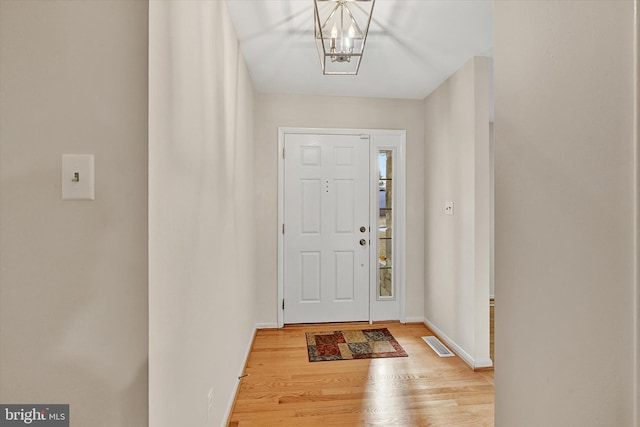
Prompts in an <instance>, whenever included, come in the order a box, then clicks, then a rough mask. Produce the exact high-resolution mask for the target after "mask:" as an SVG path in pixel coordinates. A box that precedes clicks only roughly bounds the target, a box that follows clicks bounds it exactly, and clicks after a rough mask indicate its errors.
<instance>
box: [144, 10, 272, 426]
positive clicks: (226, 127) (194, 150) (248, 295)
mask: <svg viewBox="0 0 640 427" xmlns="http://www.w3.org/2000/svg"><path fill="white" fill-rule="evenodd" d="M149 9H150V10H149V26H150V40H149V43H150V48H149V58H150V59H149V71H150V72H149V83H150V86H149V87H150V89H149V92H150V93H149V144H150V145H149V307H150V309H149V310H150V313H149V322H150V324H149V412H150V415H149V420H150V425H152V426H153V427H163V426H166V427H175V426H204V425H215V426H219V425H221V424H222V423H223V422H224V419H225V415H226V414H227V413H228V411H229V410H230V405H231V403H232V400H233V398H234V394H233V392H234V389H235V387H236V385H237V384H238V379H237V376H238V375H239V374H240V372H241V370H242V368H243V363H244V357H245V353H246V351H247V350H248V345H249V344H250V342H251V337H252V333H253V330H254V325H255V319H256V316H255V314H254V309H255V304H256V301H258V298H257V296H256V287H255V283H256V281H255V279H256V275H255V272H256V270H255V265H256V257H255V247H256V244H255V241H256V239H257V237H256V233H255V231H256V230H255V226H254V208H256V207H259V205H258V204H256V203H255V202H254V199H255V191H254V184H253V182H254V172H253V170H254V152H253V125H254V122H253V108H254V99H253V88H252V84H251V80H250V78H249V75H248V72H247V69H246V67H245V64H244V60H243V59H242V57H241V55H240V53H239V51H238V43H237V39H236V36H235V32H234V30H233V27H232V25H231V22H230V19H229V16H228V12H227V6H226V2H221V1H220V2H219V1H213V2H202V1H180V2H177V1H176V2H150V4H149ZM274 241H275V239H274ZM210 389H212V390H213V407H212V410H211V414H210V416H208V414H207V411H208V393H209V390H210Z"/></svg>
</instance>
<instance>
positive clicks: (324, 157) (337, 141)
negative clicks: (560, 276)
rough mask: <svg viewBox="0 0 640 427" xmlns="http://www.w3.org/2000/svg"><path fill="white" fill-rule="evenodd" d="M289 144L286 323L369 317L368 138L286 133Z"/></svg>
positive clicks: (286, 217) (286, 188)
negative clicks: (363, 230) (361, 228)
mask: <svg viewBox="0 0 640 427" xmlns="http://www.w3.org/2000/svg"><path fill="white" fill-rule="evenodd" d="M284 147H285V152H286V157H285V168H284V182H285V186H284V187H285V191H284V224H285V234H284V297H285V302H286V308H285V311H284V321H285V323H312V322H338V321H357V320H368V319H369V297H370V292H369V218H370V215H369V143H368V140H362V139H360V137H359V135H311V134H286V135H285V140H284ZM360 227H365V230H366V231H365V232H361V231H360ZM361 239H363V242H364V244H363V245H361V244H360V241H361Z"/></svg>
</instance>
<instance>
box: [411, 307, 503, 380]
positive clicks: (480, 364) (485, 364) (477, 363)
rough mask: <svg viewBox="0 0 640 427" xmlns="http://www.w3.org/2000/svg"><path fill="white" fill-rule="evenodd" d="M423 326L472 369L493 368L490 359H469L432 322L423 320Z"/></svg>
mask: <svg viewBox="0 0 640 427" xmlns="http://www.w3.org/2000/svg"><path fill="white" fill-rule="evenodd" d="M424 324H425V325H426V326H427V328H429V329H431V330H432V331H433V333H434V334H436V335H437V336H438V338H440V340H441V341H444V342H445V344H447V345H448V346H449V347H450V348H451V350H453V352H454V353H456V354H457V355H458V357H460V359H462V360H464V361H465V363H466V364H467V365H469V366H470V367H471V368H472V369H481V368H490V367H492V366H493V362H492V361H491V359H489V358H487V359H484V358H483V359H478V360H476V359H474V358H473V357H471V355H470V354H469V353H467V352H466V351H465V350H464V349H463V348H462V347H460V346H459V345H458V344H457V343H456V342H455V341H454V340H452V339H451V338H449V337H448V336H447V334H445V333H444V332H442V331H441V330H440V328H438V327H437V326H436V325H434V324H433V322H431V321H429V319H424Z"/></svg>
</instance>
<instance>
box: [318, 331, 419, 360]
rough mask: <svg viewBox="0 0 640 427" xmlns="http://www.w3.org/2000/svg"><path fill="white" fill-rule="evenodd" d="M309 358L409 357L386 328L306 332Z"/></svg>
mask: <svg viewBox="0 0 640 427" xmlns="http://www.w3.org/2000/svg"><path fill="white" fill-rule="evenodd" d="M307 351H308V352H309V362H322V361H325V360H352V359H375V358H382V357H407V356H408V355H407V353H406V352H405V351H404V349H403V348H402V346H400V344H398V341H396V339H395V338H394V337H393V335H391V332H389V330H388V329H387V328H382V329H363V330H353V331H331V332H307Z"/></svg>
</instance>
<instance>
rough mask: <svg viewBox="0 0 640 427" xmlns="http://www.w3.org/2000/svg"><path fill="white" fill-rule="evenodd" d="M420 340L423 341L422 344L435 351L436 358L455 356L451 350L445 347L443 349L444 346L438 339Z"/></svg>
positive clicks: (424, 338)
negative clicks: (424, 343)
mask: <svg viewBox="0 0 640 427" xmlns="http://www.w3.org/2000/svg"><path fill="white" fill-rule="evenodd" d="M422 339H423V340H424V342H426V343H427V344H429V347H431V349H432V350H433V351H435V352H436V354H437V355H438V356H440V357H453V356H455V354H454V353H453V352H452V351H451V350H449V349H448V348H447V347H445V346H444V344H442V343H441V342H440V340H439V339H438V338H436V337H422Z"/></svg>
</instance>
